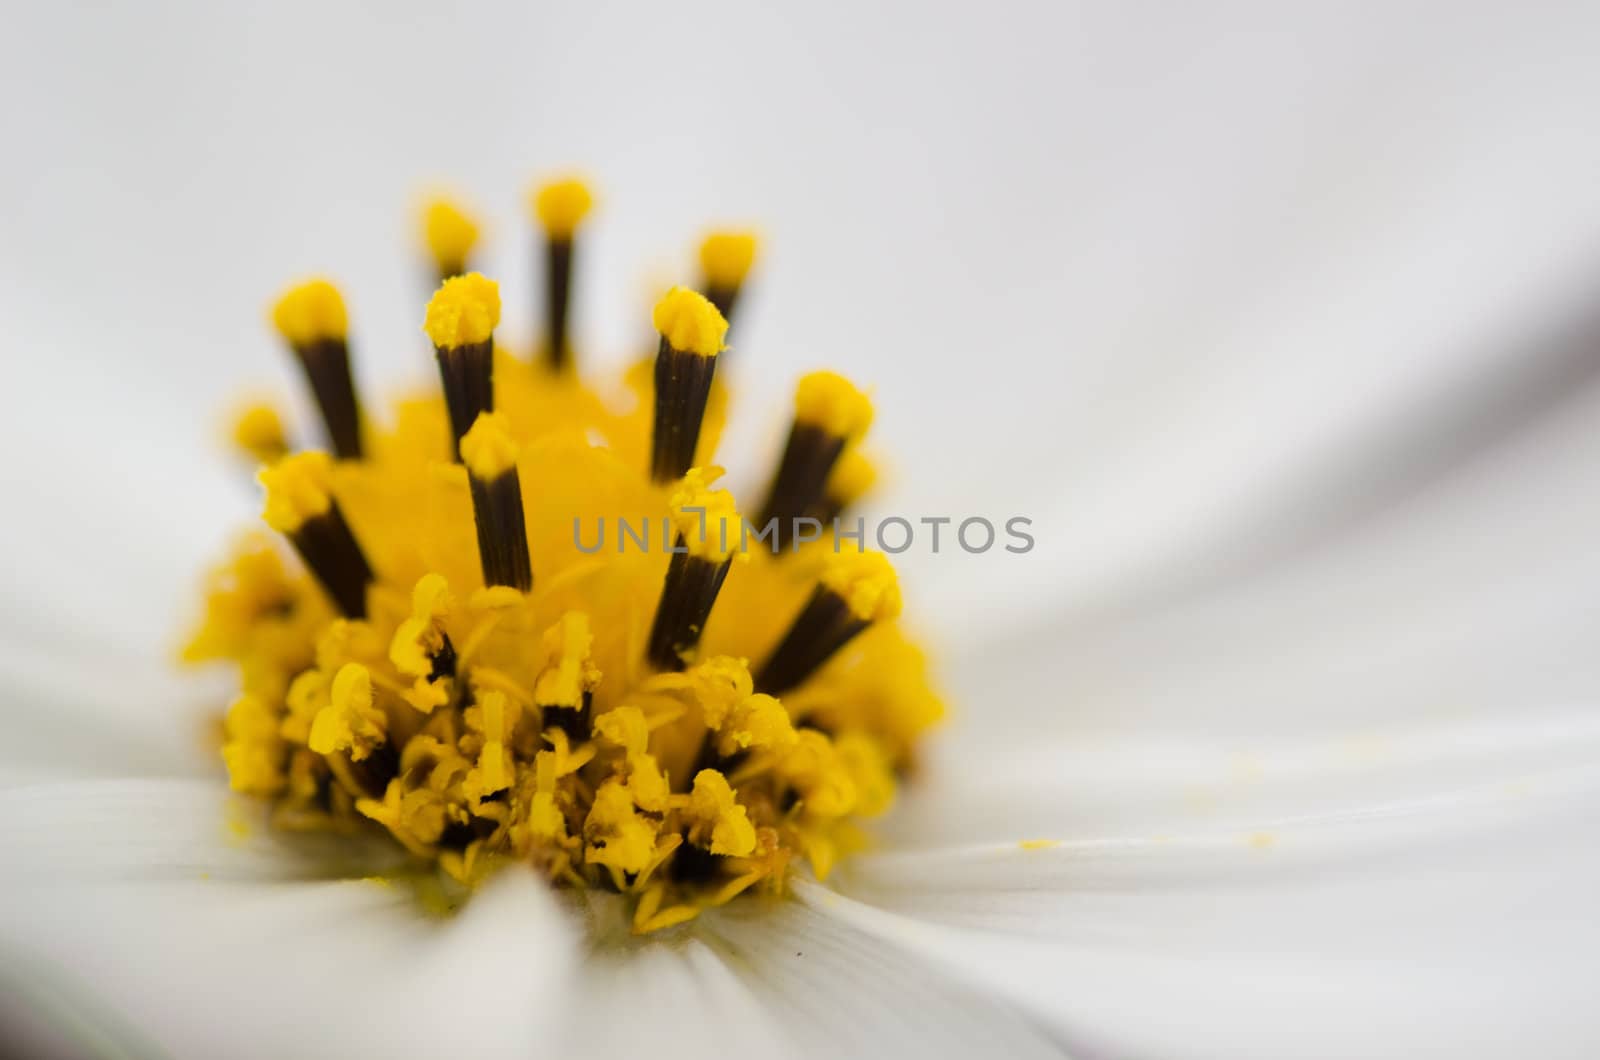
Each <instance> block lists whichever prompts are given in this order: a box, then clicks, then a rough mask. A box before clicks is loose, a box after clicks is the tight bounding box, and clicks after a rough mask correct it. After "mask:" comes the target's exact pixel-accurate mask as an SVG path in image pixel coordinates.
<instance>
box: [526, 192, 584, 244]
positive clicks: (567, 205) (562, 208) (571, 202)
mask: <svg viewBox="0 0 1600 1060" xmlns="http://www.w3.org/2000/svg"><path fill="white" fill-rule="evenodd" d="M593 208H594V193H593V192H591V191H590V190H589V185H588V184H586V183H584V182H583V181H582V180H580V179H578V178H577V177H567V178H564V179H562V180H552V181H549V182H548V183H545V184H541V185H540V186H539V188H538V189H537V190H536V191H535V192H534V194H533V211H534V213H535V214H536V215H537V216H538V218H539V223H540V224H541V225H543V226H544V230H545V232H547V233H548V234H549V236H550V238H552V239H570V238H572V233H573V232H575V231H577V228H578V225H580V224H582V223H583V219H584V218H585V217H587V216H589V211H590V210H591V209H593Z"/></svg>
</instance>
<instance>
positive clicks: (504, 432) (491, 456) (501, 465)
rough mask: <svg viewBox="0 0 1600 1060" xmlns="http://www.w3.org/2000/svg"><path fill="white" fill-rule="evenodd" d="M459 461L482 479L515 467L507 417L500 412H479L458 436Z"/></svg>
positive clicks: (515, 452) (509, 422)
mask: <svg viewBox="0 0 1600 1060" xmlns="http://www.w3.org/2000/svg"><path fill="white" fill-rule="evenodd" d="M461 462H462V463H464V464H466V465H467V470H468V471H470V472H472V475H473V477H474V478H478V479H481V480H483V481H485V482H487V481H489V480H490V479H496V478H499V477H500V476H501V475H503V474H505V473H506V472H507V471H510V470H511V469H512V468H514V467H516V466H517V443H516V440H515V439H513V438H512V437H511V419H510V417H508V416H507V415H506V414H505V413H503V412H480V413H478V418H477V419H476V420H474V421H473V424H472V427H471V428H470V429H469V430H468V431H467V433H466V434H463V435H462V436H461Z"/></svg>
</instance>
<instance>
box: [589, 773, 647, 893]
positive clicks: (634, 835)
mask: <svg viewBox="0 0 1600 1060" xmlns="http://www.w3.org/2000/svg"><path fill="white" fill-rule="evenodd" d="M583 838H584V840H585V841H586V842H587V843H588V844H589V845H588V849H587V851H586V853H587V855H588V858H589V860H590V861H591V862H593V863H595V864H596V865H609V866H610V867H612V868H614V869H616V870H618V871H619V872H638V871H639V870H641V869H643V868H644V867H645V866H646V865H648V864H649V863H650V858H651V856H652V855H653V854H654V853H655V849H656V825H655V823H654V822H652V821H651V820H650V819H649V818H646V817H643V816H641V815H640V814H639V813H638V812H636V810H635V809H634V802H633V795H632V793H631V792H629V791H628V789H627V788H626V787H625V786H623V785H622V784H619V783H618V782H617V781H615V780H608V781H606V782H605V783H604V784H602V785H600V790H598V791H596V792H595V794H594V804H593V805H591V806H590V807H589V817H588V819H587V820H585V821H584V823H583Z"/></svg>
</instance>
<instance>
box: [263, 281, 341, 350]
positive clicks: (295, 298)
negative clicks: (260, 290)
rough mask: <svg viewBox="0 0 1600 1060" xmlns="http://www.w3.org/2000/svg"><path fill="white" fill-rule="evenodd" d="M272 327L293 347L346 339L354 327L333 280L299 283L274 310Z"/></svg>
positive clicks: (281, 299) (276, 304)
mask: <svg viewBox="0 0 1600 1060" xmlns="http://www.w3.org/2000/svg"><path fill="white" fill-rule="evenodd" d="M272 326H273V327H275V328H277V329H278V334H280V335H282V336H283V337H284V338H285V339H287V340H288V342H289V345H291V346H309V345H311V344H312V343H315V342H320V341H322V340H325V339H342V338H344V337H345V335H346V334H347V333H348V331H349V328H350V321H349V318H348V317H347V316H346V314H345V308H344V296H343V295H341V294H340V293H339V288H337V287H335V286H334V285H333V283H332V282H331V281H328V280H325V279H321V278H320V277H319V278H316V279H311V280H305V281H303V282H301V283H297V284H295V285H294V286H293V287H291V288H289V289H288V290H287V291H285V292H283V294H282V295H281V296H279V298H278V301H277V302H276V303H275V304H274V305H273V307H272Z"/></svg>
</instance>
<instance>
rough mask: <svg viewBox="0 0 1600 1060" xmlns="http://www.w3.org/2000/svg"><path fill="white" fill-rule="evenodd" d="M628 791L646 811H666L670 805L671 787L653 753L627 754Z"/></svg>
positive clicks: (640, 807) (635, 801)
mask: <svg viewBox="0 0 1600 1060" xmlns="http://www.w3.org/2000/svg"><path fill="white" fill-rule="evenodd" d="M628 793H629V794H631V795H632V796H633V801H634V803H635V804H636V805H637V806H638V807H639V809H641V810H644V811H646V812H648V813H666V812H667V809H668V808H669V807H670V806H671V804H672V788H671V786H670V785H669V784H668V783H667V775H666V773H664V772H662V770H661V767H660V766H659V765H657V764H656V760H655V757H654V756H653V755H647V754H630V755H629V756H628Z"/></svg>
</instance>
